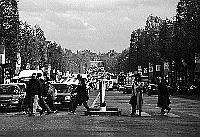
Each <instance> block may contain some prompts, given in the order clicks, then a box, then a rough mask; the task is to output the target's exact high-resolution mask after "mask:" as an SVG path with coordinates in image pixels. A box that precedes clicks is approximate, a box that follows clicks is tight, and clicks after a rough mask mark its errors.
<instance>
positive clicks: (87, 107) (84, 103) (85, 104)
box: [83, 101, 90, 110]
mask: <svg viewBox="0 0 200 137" xmlns="http://www.w3.org/2000/svg"><path fill="white" fill-rule="evenodd" d="M83 106H84V107H85V108H86V109H87V110H89V109H90V108H89V106H88V104H87V102H86V101H84V102H83Z"/></svg>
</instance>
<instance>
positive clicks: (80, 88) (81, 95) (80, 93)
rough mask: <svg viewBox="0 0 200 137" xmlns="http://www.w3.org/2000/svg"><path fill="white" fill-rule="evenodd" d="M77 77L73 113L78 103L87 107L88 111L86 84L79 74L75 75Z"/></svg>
mask: <svg viewBox="0 0 200 137" xmlns="http://www.w3.org/2000/svg"><path fill="white" fill-rule="evenodd" d="M77 79H78V80H79V84H78V85H77V89H76V92H77V95H76V100H75V102H74V103H73V104H72V111H71V112H72V113H74V112H75V111H76V108H77V106H78V105H82V104H83V105H84V107H85V108H86V109H87V111H89V109H90V108H89V106H88V104H87V101H88V100H89V96H88V93H87V90H86V84H85V80H84V79H83V78H82V77H81V75H80V74H78V75H77Z"/></svg>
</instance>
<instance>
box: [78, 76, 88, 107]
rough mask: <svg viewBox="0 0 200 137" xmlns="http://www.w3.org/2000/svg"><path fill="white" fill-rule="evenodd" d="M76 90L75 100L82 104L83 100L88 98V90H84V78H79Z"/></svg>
mask: <svg viewBox="0 0 200 137" xmlns="http://www.w3.org/2000/svg"><path fill="white" fill-rule="evenodd" d="M76 92H77V102H78V104H82V103H83V102H85V101H88V100H89V96H88V92H87V90H86V84H85V80H84V79H83V78H81V79H79V85H78V86H77V88H76Z"/></svg>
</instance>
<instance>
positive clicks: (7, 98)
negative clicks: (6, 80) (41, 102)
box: [0, 83, 25, 111]
mask: <svg viewBox="0 0 200 137" xmlns="http://www.w3.org/2000/svg"><path fill="white" fill-rule="evenodd" d="M22 85H23V84H22ZM24 98H25V92H24V90H22V88H20V86H19V84H18V83H10V84H0V107H1V108H9V109H10V108H15V109H17V110H18V111H21V110H22V107H23V101H24Z"/></svg>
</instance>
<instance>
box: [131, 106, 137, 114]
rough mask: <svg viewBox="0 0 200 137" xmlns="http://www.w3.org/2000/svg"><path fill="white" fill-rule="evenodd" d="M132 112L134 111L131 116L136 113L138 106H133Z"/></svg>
mask: <svg viewBox="0 0 200 137" xmlns="http://www.w3.org/2000/svg"><path fill="white" fill-rule="evenodd" d="M131 110H132V113H131V114H135V113H136V106H135V105H132V106H131Z"/></svg>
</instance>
